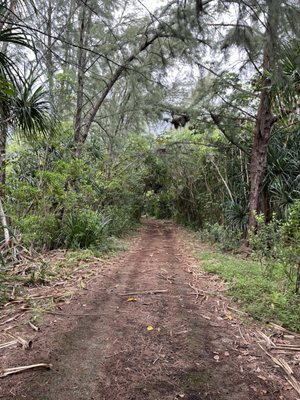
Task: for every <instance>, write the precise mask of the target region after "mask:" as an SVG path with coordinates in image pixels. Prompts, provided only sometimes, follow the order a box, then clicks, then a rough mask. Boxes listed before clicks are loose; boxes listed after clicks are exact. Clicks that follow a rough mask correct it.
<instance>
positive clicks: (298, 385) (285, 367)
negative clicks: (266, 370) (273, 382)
mask: <svg viewBox="0 0 300 400" xmlns="http://www.w3.org/2000/svg"><path fill="white" fill-rule="evenodd" d="M258 345H259V347H260V348H261V349H262V351H263V352H264V353H265V354H266V355H267V356H268V357H270V359H271V360H272V361H273V363H274V364H276V365H277V366H279V367H280V368H281V369H282V370H283V371H284V372H285V373H286V375H287V376H286V377H285V378H286V380H287V382H288V383H289V384H290V385H291V386H292V387H293V389H294V390H295V391H296V392H297V393H298V394H300V383H299V382H298V381H297V379H296V378H295V377H294V371H293V370H292V368H291V367H290V366H289V364H288V363H287V362H286V361H285V360H283V359H282V358H279V357H274V356H273V355H272V354H270V353H269V352H268V351H266V350H265V349H264V348H263V347H262V346H261V345H260V344H259V343H258Z"/></svg>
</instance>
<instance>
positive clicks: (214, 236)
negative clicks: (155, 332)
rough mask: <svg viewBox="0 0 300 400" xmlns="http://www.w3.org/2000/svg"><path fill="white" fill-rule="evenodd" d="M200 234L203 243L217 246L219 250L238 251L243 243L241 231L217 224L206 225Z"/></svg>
mask: <svg viewBox="0 0 300 400" xmlns="http://www.w3.org/2000/svg"><path fill="white" fill-rule="evenodd" d="M199 234H200V237H201V239H202V240H203V241H207V242H210V243H212V244H216V245H217V247H218V248H220V249H221V250H224V251H232V250H237V249H238V248H239V247H240V245H241V242H242V233H241V231H239V230H238V229H233V228H231V227H229V226H222V225H219V224H217V223H215V224H209V223H207V224H205V225H204V227H203V229H201V230H200V231H199Z"/></svg>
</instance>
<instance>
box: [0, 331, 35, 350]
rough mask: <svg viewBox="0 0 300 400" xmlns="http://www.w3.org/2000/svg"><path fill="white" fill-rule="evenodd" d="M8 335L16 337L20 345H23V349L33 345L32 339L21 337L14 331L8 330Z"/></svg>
mask: <svg viewBox="0 0 300 400" xmlns="http://www.w3.org/2000/svg"><path fill="white" fill-rule="evenodd" d="M6 334H7V335H8V336H10V337H12V338H13V339H15V340H16V341H17V342H18V343H20V345H21V346H22V347H23V349H25V350H28V349H30V348H31V347H32V340H25V339H23V338H21V337H20V336H16V335H13V334H12V333H9V332H7V333H6Z"/></svg>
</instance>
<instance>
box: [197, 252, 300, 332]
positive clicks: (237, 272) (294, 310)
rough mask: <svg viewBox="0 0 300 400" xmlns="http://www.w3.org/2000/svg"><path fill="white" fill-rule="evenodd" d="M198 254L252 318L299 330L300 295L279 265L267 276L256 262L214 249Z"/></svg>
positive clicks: (206, 266)
mask: <svg viewBox="0 0 300 400" xmlns="http://www.w3.org/2000/svg"><path fill="white" fill-rule="evenodd" d="M197 257H198V258H199V259H200V260H201V262H202V266H203V268H204V269H205V270H206V271H208V272H211V273H215V274H217V275H219V276H220V277H222V278H223V279H224V280H225V281H226V282H227V283H228V284H229V290H228V291H227V292H226V293H227V294H228V295H229V296H231V297H232V298H233V300H235V301H237V302H238V303H239V304H240V305H241V308H242V309H243V310H244V311H246V312H247V313H248V314H249V315H250V316H251V317H253V318H254V319H256V320H259V321H263V322H274V323H276V324H278V325H281V326H283V327H285V328H287V329H289V330H292V331H294V332H300V296H299V295H296V294H295V293H294V292H293V290H292V289H291V285H290V284H289V282H288V279H287V277H286V275H285V274H284V271H283V268H280V265H278V267H277V268H276V269H275V270H274V271H273V272H272V276H270V275H267V273H266V272H265V271H264V270H263V269H262V267H261V265H260V264H259V263H258V262H255V261H251V260H243V259H241V258H238V257H235V256H232V255H228V254H224V253H222V252H220V251H218V250H216V249H213V250H206V249H204V250H203V251H201V253H198V254H197Z"/></svg>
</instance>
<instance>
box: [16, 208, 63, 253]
mask: <svg viewBox="0 0 300 400" xmlns="http://www.w3.org/2000/svg"><path fill="white" fill-rule="evenodd" d="M15 226H16V227H17V228H18V229H19V230H20V231H21V232H22V240H23V242H24V244H25V246H27V247H30V246H35V247H38V248H42V247H43V246H45V245H46V246H47V248H48V249H52V248H55V247H56V246H57V243H58V242H59V241H60V229H59V221H58V219H57V217H56V216H55V215H54V214H48V215H45V216H43V215H41V216H38V215H27V216H25V217H24V218H20V219H19V220H18V221H15Z"/></svg>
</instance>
